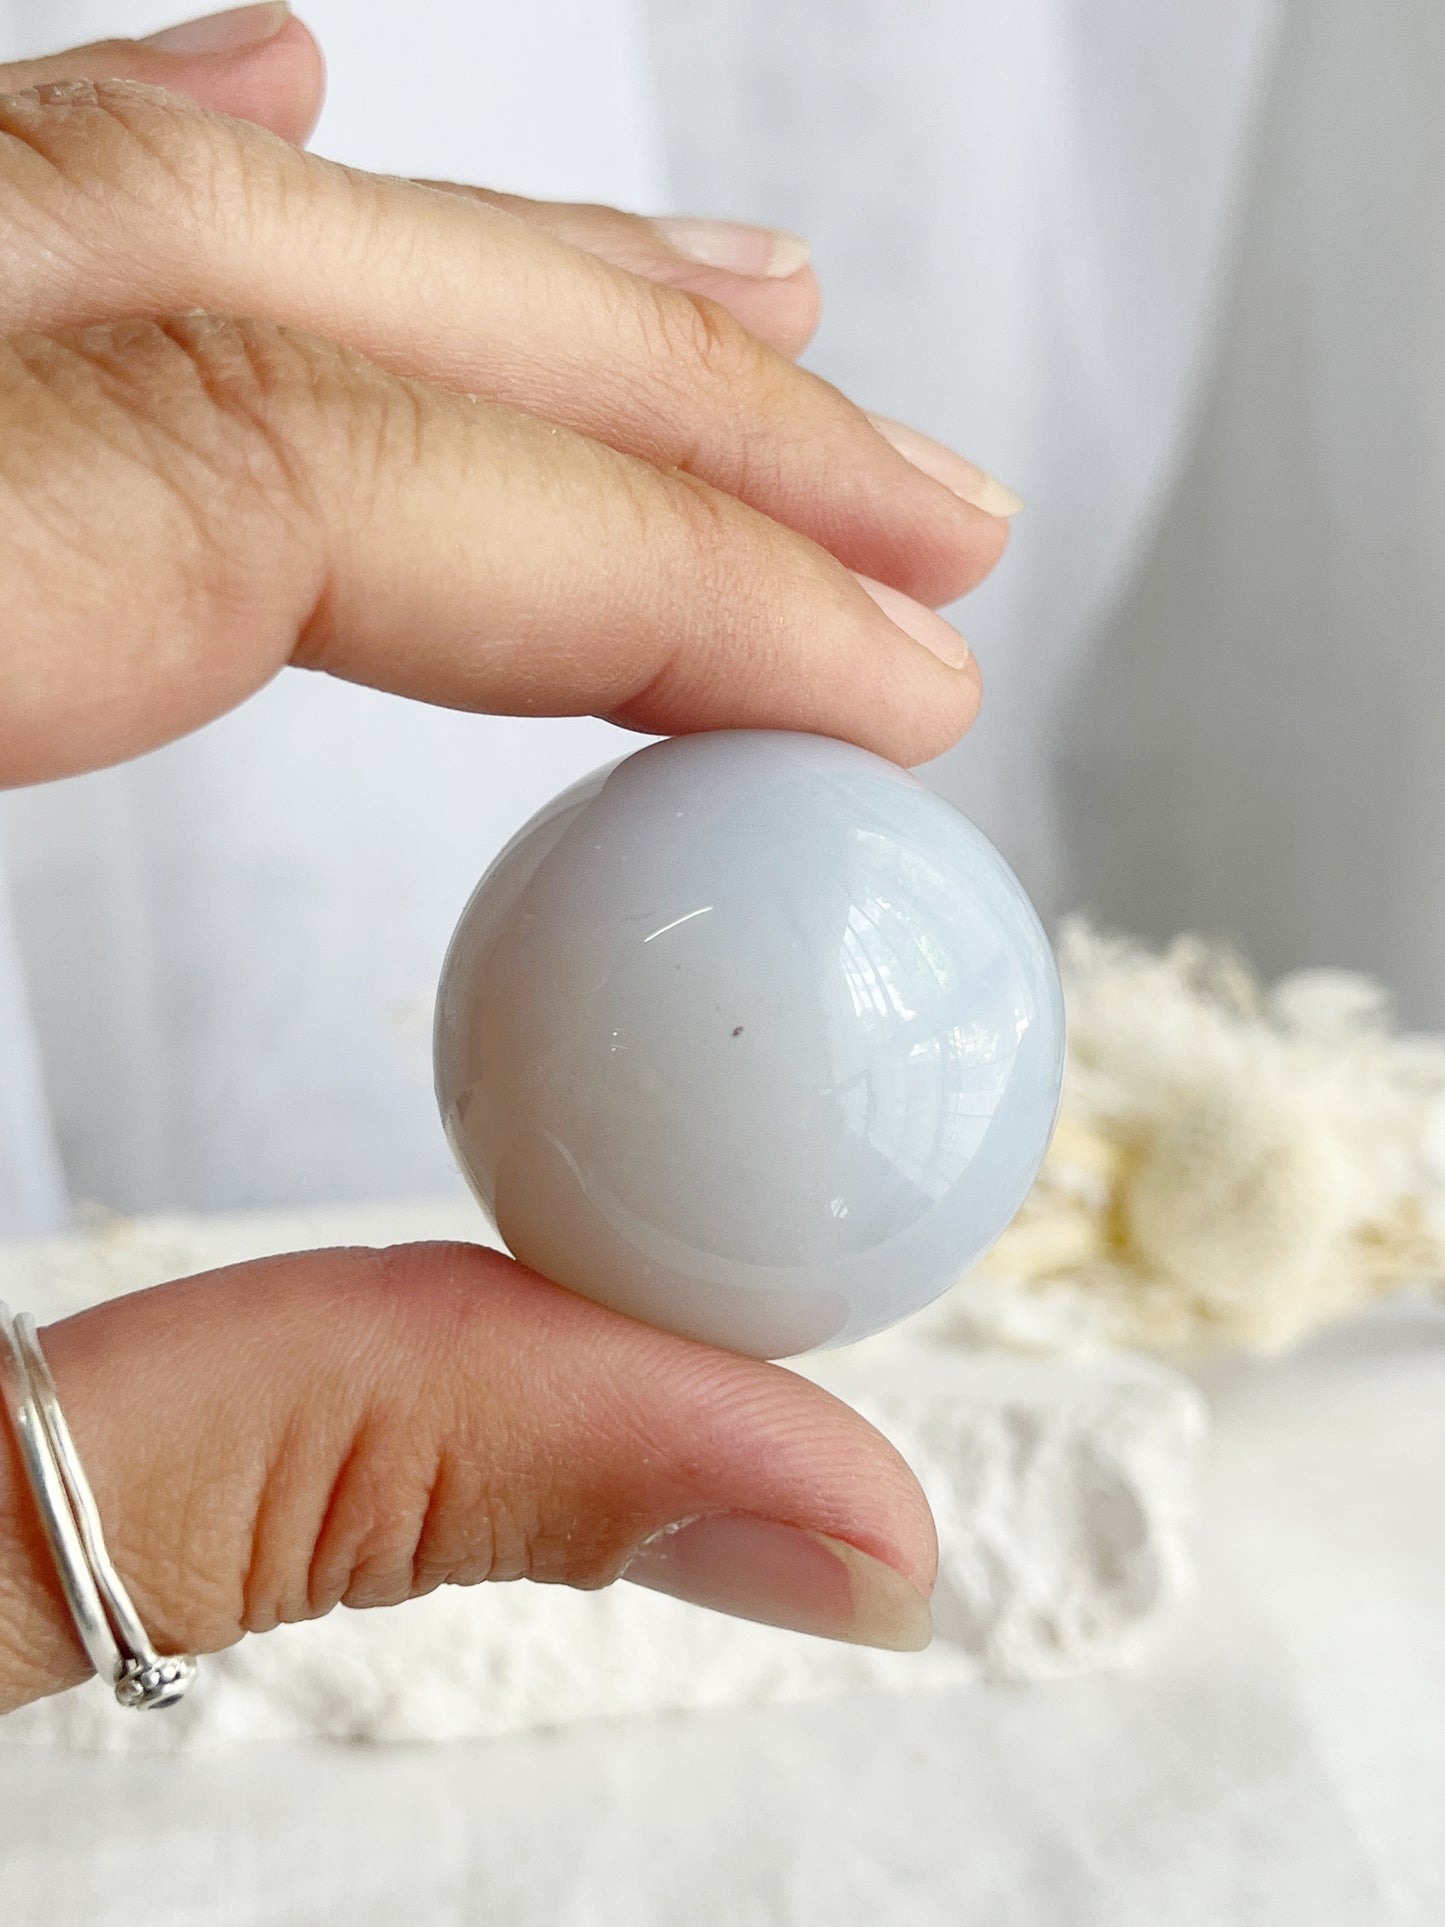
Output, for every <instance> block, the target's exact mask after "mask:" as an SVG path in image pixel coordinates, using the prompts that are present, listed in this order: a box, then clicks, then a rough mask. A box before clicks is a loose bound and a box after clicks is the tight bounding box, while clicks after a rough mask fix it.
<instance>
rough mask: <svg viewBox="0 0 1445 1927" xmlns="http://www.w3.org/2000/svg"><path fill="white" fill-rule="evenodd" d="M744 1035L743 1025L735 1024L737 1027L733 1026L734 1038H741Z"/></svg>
mask: <svg viewBox="0 0 1445 1927" xmlns="http://www.w3.org/2000/svg"><path fill="white" fill-rule="evenodd" d="M742 1034H743V1027H742V1025H741V1024H735V1025H734V1026H733V1036H734V1037H741V1036H742Z"/></svg>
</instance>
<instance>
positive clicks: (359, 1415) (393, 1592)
mask: <svg viewBox="0 0 1445 1927" xmlns="http://www.w3.org/2000/svg"><path fill="white" fill-rule="evenodd" d="M43 1343H44V1349H45V1352H46V1356H47V1359H48V1360H49V1362H50V1365H51V1369H52V1371H53V1373H54V1376H55V1379H56V1382H57V1385H58V1387H59V1391H60V1396H61V1399H62V1402H63V1405H64V1408H65V1412H66V1416H67V1418H68V1420H69V1423H70V1426H71V1429H72V1431H73V1432H74V1434H75V1438H76V1443H77V1446H78V1449H79V1452H80V1456H81V1460H82V1463H83V1464H84V1465H85V1467H86V1469H87V1472H88V1474H89V1476H90V1480H91V1483H92V1485H93V1487H94V1489H95V1493H96V1498H97V1500H98V1503H99V1508H100V1514H101V1517H102V1519H103V1520H104V1522H105V1527H106V1534H107V1539H108V1542H109V1546H110V1550H111V1553H112V1555H113V1557H114V1559H115V1562H116V1565H117V1567H118V1569H119V1571H120V1573H121V1575H122V1578H123V1579H124V1581H125V1583H126V1585H127V1587H128V1589H129V1590H130V1591H131V1592H132V1595H133V1597H134V1599H135V1602H136V1605H137V1607H138V1609H139V1611H140V1615H141V1619H142V1621H143V1623H144V1624H145V1625H146V1627H147V1630H148V1631H149V1632H150V1633H151V1635H152V1637H153V1638H154V1639H155V1640H156V1642H157V1644H158V1646H160V1647H161V1649H162V1650H187V1651H194V1652H212V1651H215V1650H217V1649H219V1648H221V1647H224V1646H227V1645H230V1644H232V1643H233V1642H234V1641H235V1640H236V1639H238V1638H239V1637H240V1636H241V1635H242V1634H243V1633H244V1632H265V1631H267V1630H268V1629H270V1628H271V1627H273V1626H276V1625H278V1624H281V1623H283V1622H289V1621H294V1620H299V1619H309V1618H314V1617H317V1616H318V1615H320V1614H322V1613H325V1612H328V1611H330V1609H331V1608H332V1607H333V1606H335V1605H337V1604H338V1603H343V1602H344V1603H346V1604H348V1605H351V1606H385V1605H391V1604H395V1603H397V1602H399V1601H401V1600H403V1599H406V1598H409V1597H412V1596H414V1595H416V1594H419V1593H424V1592H428V1591H430V1590H432V1589H433V1588H434V1587H436V1586H439V1585H444V1584H460V1585H471V1584H476V1583H480V1582H482V1581H485V1580H493V1579H517V1578H527V1579H533V1580H540V1581H543V1582H549V1583H561V1584H566V1585H574V1586H582V1587H595V1586H600V1585H605V1584H607V1583H608V1582H609V1581H611V1580H613V1579H615V1578H616V1577H618V1575H619V1574H621V1573H622V1572H623V1571H624V1570H626V1569H628V1567H629V1566H630V1565H631V1562H632V1561H633V1560H634V1559H636V1560H637V1564H636V1566H635V1567H634V1568H633V1574H632V1576H634V1577H636V1578H638V1579H640V1580H642V1581H643V1583H646V1584H649V1585H653V1586H656V1587H658V1588H659V1589H661V1590H665V1591H670V1592H674V1593H678V1594H680V1595H681V1596H683V1597H687V1598H692V1599H695V1600H696V1601H697V1602H698V1603H700V1604H705V1605H716V1606H720V1607H722V1608H723V1609H724V1610H730V1611H735V1612H738V1613H739V1614H740V1615H741V1616H744V1617H749V1618H760V1619H764V1620H767V1621H769V1622H771V1623H775V1624H780V1625H786V1626H792V1627H795V1628H797V1629H799V1630H805V1631H810V1632H815V1633H821V1634H823V1635H824V1636H827V1637H832V1638H840V1639H852V1640H856V1641H862V1642H864V1643H869V1644H877V1645H889V1646H895V1647H916V1646H919V1645H922V1644H924V1643H926V1641H927V1637H928V1630H929V1627H928V1609H927V1605H926V1603H925V1600H926V1595H927V1593H928V1592H929V1591H930V1590H931V1588H932V1584H933V1579H934V1573H935V1544H934V1538H933V1529H932V1522H931V1519H930V1517H929V1513H928V1509H927V1505H926V1502H925V1500H924V1498H923V1495H922V1493H921V1492H920V1491H919V1489H918V1486H917V1484H916V1482H915V1481H914V1480H913V1478H912V1475H911V1474H910V1473H909V1472H908V1470H907V1468H906V1467H905V1466H904V1464H903V1462H902V1461H901V1460H900V1459H899V1458H898V1456H897V1454H896V1453H895V1452H894V1451H893V1450H892V1448H891V1447H890V1446H889V1445H888V1444H887V1443H886V1442H885V1441H884V1440H883V1439H882V1438H880V1437H879V1435H878V1434H877V1433H876V1432H874V1431H873V1430H872V1429H871V1428H870V1427H869V1426H868V1425H866V1424H865V1423H864V1421H863V1420H862V1419H860V1418H859V1417H858V1416H857V1415H856V1414H855V1413H853V1412H851V1411H849V1410H848V1409H847V1407H845V1406H843V1405H841V1404H839V1403H838V1402H837V1401H836V1400H834V1399H833V1398H831V1397H830V1396H829V1395H828V1394H827V1393H825V1392H823V1391H821V1390H819V1388H817V1387H816V1386H814V1385H811V1384H809V1383H808V1382H807V1381H806V1380H803V1379H799V1378H797V1377H795V1376H793V1375H792V1374H790V1373H788V1372H786V1371H783V1370H781V1369H779V1368H778V1367H776V1366H771V1365H764V1364H759V1363H757V1362H756V1361H753V1360H750V1359H743V1358H739V1357H735V1356H733V1355H731V1354H728V1353H723V1352H716V1351H713V1350H711V1349H709V1348H708V1347H705V1346H701V1345H697V1344H694V1343H692V1342H691V1341H690V1340H687V1339H681V1338H676V1337H673V1336H671V1335H670V1334H667V1333H663V1332H657V1331H653V1330H652V1329H650V1328H649V1327H647V1326H645V1325H641V1324H637V1323H635V1322H634V1321H633V1320H631V1319H627V1318H623V1317H621V1316H620V1315H619V1314H617V1313H615V1312H610V1311H608V1310H606V1309H605V1308H603V1307H601V1306H598V1305H595V1304H592V1303H591V1302H590V1301H588V1300H586V1299H582V1298H578V1297H576V1296H574V1295H573V1294H572V1293H571V1292H567V1291H563V1290H562V1289H560V1288H559V1287H558V1286H555V1285H551V1284H548V1283H547V1282H546V1281H544V1280H542V1279H540V1278H537V1277H536V1276H535V1275H533V1274H531V1273H529V1272H526V1271H523V1270H522V1269H521V1268H520V1267H519V1266H517V1265H515V1264H513V1263H512V1262H511V1260H509V1259H507V1258H504V1257H502V1256H500V1255H499V1254H497V1253H495V1252H489V1251H482V1250H478V1249H475V1248H472V1247H466V1246H410V1247H403V1248H400V1249H397V1250H393V1251H387V1252H370V1251H368V1252H361V1251H351V1252H346V1251H341V1252H317V1253H309V1254H307V1255H305V1256H298V1257H294V1258H285V1259H273V1260H267V1261H263V1262H261V1263H257V1264H252V1265H245V1266H240V1267H237V1268H235V1269H233V1270H230V1271H225V1272H218V1273H214V1274H211V1275H210V1276H208V1277H203V1278H194V1279H187V1280H184V1281H183V1282H181V1283H179V1284H174V1285H167V1286H163V1287H161V1288H160V1289H158V1290H156V1291H151V1292H145V1293H141V1294H139V1295H137V1296H135V1297H131V1298H125V1299H119V1300H116V1301H114V1302H112V1303H110V1304H108V1305H105V1306H102V1307H100V1308H99V1309H97V1310H96V1311H93V1312H89V1313H86V1314H84V1315H83V1316H81V1317H79V1318H74V1319H70V1320H67V1321H66V1322H65V1323H64V1324H61V1325H57V1326H54V1327H52V1328H50V1329H49V1330H48V1331H47V1332H45V1333H44V1335H43ZM0 1429H3V1428H0ZM659 1534H661V1535H663V1537H662V1538H661V1539H658V1537H657V1535H659ZM648 1541H652V1544H651V1545H650V1546H647V1542H648ZM644 1546H647V1549H646V1551H645V1552H644V1551H642V1548H644ZM639 1555H640V1556H639ZM85 1671H86V1667H85V1662H84V1659H83V1657H82V1656H81V1654H80V1650H79V1648H78V1646H77V1645H76V1643H75V1639H74V1635H73V1634H72V1633H71V1632H70V1630H69V1627H68V1624H67V1621H66V1619H65V1615H64V1609H63V1606H62V1604H61V1600H60V1595H59V1592H58V1589H57V1585H56V1581H55V1576H54V1573H53V1571H52V1570H51V1569H50V1566H49V1563H48V1559H47V1555H46V1553H45V1550H44V1546H43V1542H42V1540H41V1538H40V1533H39V1527H38V1523H37V1521H36V1520H35V1518H34V1517H33V1516H32V1512H31V1508H30V1504H29V1501H28V1494H26V1493H25V1492H24V1490H23V1489H22V1487H21V1484H20V1472H19V1467H18V1460H17V1457H16V1454H15V1451H14V1444H13V1440H11V1439H10V1438H9V1435H8V1429H6V1435H5V1439H4V1440H3V1442H0V1711H3V1710H6V1709H7V1708H8V1707H11V1706H15V1705H18V1704H21V1703H23V1701H25V1700H27V1699H31V1698H35V1697H37V1696H39V1695H41V1694H44V1693H47V1692H53V1691H56V1690H58V1689H60V1688H61V1687H64V1686H67V1685H70V1684H71V1683H73V1682H74V1681H76V1680H77V1679H79V1678H81V1677H83V1676H84V1673H85Z"/></svg>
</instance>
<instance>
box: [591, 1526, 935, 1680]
mask: <svg viewBox="0 0 1445 1927" xmlns="http://www.w3.org/2000/svg"><path fill="white" fill-rule="evenodd" d="M623 1576H624V1577H625V1578H627V1579H630V1580H632V1582H633V1583H634V1584H635V1585H638V1586H648V1587H650V1588H651V1589H652V1591H653V1592H666V1593H671V1594H672V1596H673V1598H674V1599H686V1600H688V1601H689V1602H690V1603H691V1604H692V1605H694V1606H708V1607H710V1608H711V1609H712V1610H713V1611H714V1612H719V1613H730V1614H731V1615H732V1616H733V1618H734V1619H756V1620H760V1621H761V1622H762V1624H763V1625H765V1626H786V1627H787V1628H788V1630H789V1631H790V1632H795V1633H815V1634H816V1635H817V1636H818V1638H820V1639H843V1640H847V1641H848V1642H849V1643H850V1644H851V1645H854V1646H882V1647H886V1648H887V1649H888V1650H889V1651H890V1652H895V1653H918V1652H922V1650H923V1648H924V1647H925V1646H926V1645H927V1644H928V1642H929V1640H930V1639H932V1637H933V1614H932V1612H931V1611H930V1610H929V1606H928V1601H927V1600H926V1599H925V1598H924V1597H923V1594H922V1593H921V1592H919V1590H918V1588H917V1587H916V1586H914V1585H913V1584H912V1583H911V1582H910V1581H909V1580H907V1579H905V1578H904V1577H903V1574H902V1573H901V1572H895V1571H894V1569H893V1567H892V1566H888V1565H885V1564H884V1563H883V1561H882V1560H881V1559H874V1558H871V1557H870V1556H869V1554H867V1553H866V1552H859V1550H858V1549H857V1547H856V1546H850V1545H845V1544H844V1542H843V1541H842V1540H841V1539H829V1538H827V1537H826V1536H825V1535H824V1534H823V1533H821V1532H804V1531H803V1530H802V1529H801V1528H800V1527H798V1526H785V1525H778V1524H776V1523H775V1522H774V1521H772V1520H770V1519H749V1518H743V1517H739V1516H738V1515H736V1514H726V1513H725V1514H721V1515H719V1516H717V1517H715V1518H708V1519H690V1520H685V1521H684V1522H683V1523H682V1524H681V1525H678V1526H670V1527H669V1528H668V1529H667V1531H666V1532H660V1533H658V1535H657V1537H656V1538H654V1539H649V1540H648V1541H647V1543H646V1545H644V1546H642V1547H641V1548H640V1549H639V1550H638V1551H637V1553H636V1554H635V1555H634V1557H633V1560H632V1563H631V1565H630V1566H628V1568H627V1571H626V1573H625V1574H624V1575H623Z"/></svg>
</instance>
